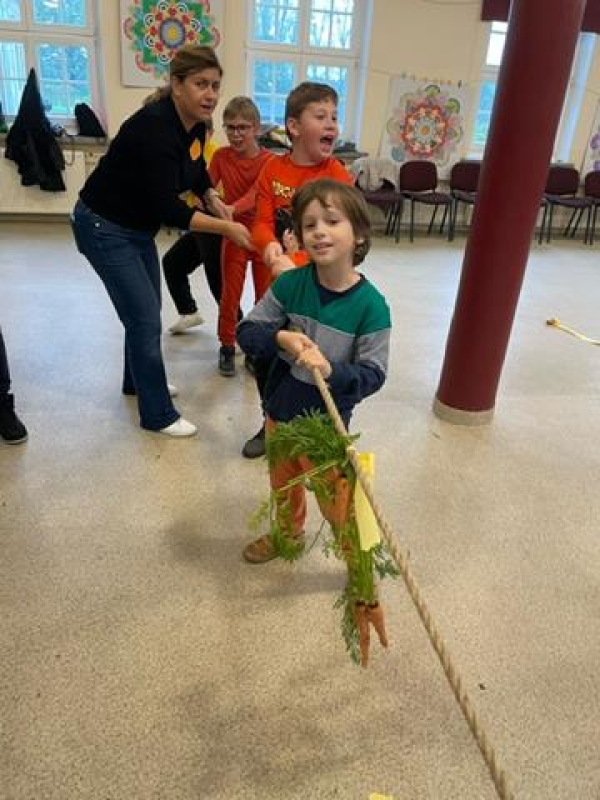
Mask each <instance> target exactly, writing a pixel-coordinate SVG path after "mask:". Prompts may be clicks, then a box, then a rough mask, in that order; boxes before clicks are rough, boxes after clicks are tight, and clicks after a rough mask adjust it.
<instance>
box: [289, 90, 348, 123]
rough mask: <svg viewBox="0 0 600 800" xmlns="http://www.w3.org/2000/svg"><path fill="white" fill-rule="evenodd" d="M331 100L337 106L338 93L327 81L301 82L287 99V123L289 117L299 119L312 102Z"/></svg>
mask: <svg viewBox="0 0 600 800" xmlns="http://www.w3.org/2000/svg"><path fill="white" fill-rule="evenodd" d="M327 100H331V102H332V103H334V104H335V105H336V106H337V104H338V102H339V100H338V93H337V92H336V90H335V89H334V88H333V86H329V85H328V84H326V83H315V82H314V81H304V83H299V84H298V86H296V87H295V88H294V89H292V91H291V92H290V93H289V94H288V96H287V99H286V101H285V115H284V119H285V122H286V125H287V121H288V119H290V117H291V118H292V119H299V118H300V115H301V114H302V112H303V111H304V110H305V109H306V107H307V106H308V105H310V103H323V102H325V101H327Z"/></svg>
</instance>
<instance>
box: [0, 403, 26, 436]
mask: <svg viewBox="0 0 600 800" xmlns="http://www.w3.org/2000/svg"><path fill="white" fill-rule="evenodd" d="M0 438H2V439H4V441H5V442H6V443H7V444H21V443H22V442H26V441H27V428H26V427H25V425H23V423H22V422H21V420H20V419H19V418H18V417H17V415H16V414H15V401H14V398H13V396H12V394H7V395H6V397H3V398H1V399H0Z"/></svg>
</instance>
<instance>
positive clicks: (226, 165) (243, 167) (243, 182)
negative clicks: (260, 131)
mask: <svg viewBox="0 0 600 800" xmlns="http://www.w3.org/2000/svg"><path fill="white" fill-rule="evenodd" d="M274 158H275V155H274V154H273V153H271V152H270V151H269V150H266V149H265V148H264V147H261V149H260V150H259V151H258V153H257V154H256V156H254V157H252V158H243V157H240V156H239V155H238V154H237V153H236V151H235V150H234V149H233V148H232V147H220V148H219V149H218V150H217V151H216V152H215V153H214V155H213V157H212V160H211V162H210V167H209V170H208V173H209V175H210V180H211V183H212V185H213V186H214V187H215V189H217V190H220V194H221V196H222V198H223V200H224V201H225V202H226V203H227V205H232V206H233V207H234V215H235V219H236V222H242V223H243V224H244V225H247V226H250V225H252V222H253V220H254V210H255V207H256V185H257V181H258V176H259V175H260V172H261V170H262V169H263V167H264V166H265V164H266V163H267V162H268V161H270V160H272V159H274Z"/></svg>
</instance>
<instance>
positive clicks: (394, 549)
mask: <svg viewBox="0 0 600 800" xmlns="http://www.w3.org/2000/svg"><path fill="white" fill-rule="evenodd" d="M313 376H314V379H315V382H316V384H317V387H318V388H319V391H320V392H321V396H322V397H323V401H324V403H325V406H326V408H327V411H328V412H329V415H330V417H331V419H332V420H333V424H334V426H335V429H336V430H337V432H338V433H339V434H340V435H341V436H347V435H348V431H347V430H346V426H345V425H344V422H343V420H342V418H341V417H340V414H339V411H338V410H337V407H336V405H335V402H334V400H333V397H332V396H331V393H330V391H329V389H328V387H327V384H326V383H325V380H324V379H323V376H322V375H321V373H320V372H319V370H317V369H314V370H313ZM346 452H347V455H348V459H349V460H350V463H351V464H352V466H353V468H354V470H355V472H356V477H357V480H358V482H359V483H360V485H361V486H362V488H363V490H364V493H365V495H366V497H367V499H368V501H369V503H370V504H371V508H372V509H373V513H374V514H375V519H376V520H377V522H378V524H379V527H380V529H381V533H382V535H383V538H384V540H385V543H386V545H387V547H388V550H389V551H390V553H391V555H392V558H393V559H394V562H395V564H396V566H397V567H398V570H399V572H400V575H401V576H402V579H403V580H404V583H405V585H406V588H407V589H408V593H409V595H410V597H411V599H412V601H413V603H414V604H415V607H416V609H417V612H418V614H419V617H420V618H421V622H422V623H423V625H424V626H425V630H426V631H427V635H428V636H429V640H430V642H431V644H432V645H433V648H434V650H435V652H436V653H437V656H438V658H439V660H440V663H441V665H442V669H443V670H444V673H445V675H446V678H447V679H448V683H449V684H450V687H451V689H452V691H453V693H454V697H455V698H456V700H457V702H458V705H459V706H460V709H461V711H462V712H463V714H464V717H465V719H466V720H467V724H468V726H469V728H470V730H471V733H472V734H473V737H474V738H475V741H476V742H477V746H478V747H479V749H480V751H481V754H482V756H483V759H484V761H485V763H486V766H487V768H488V770H489V772H490V775H491V777H492V781H493V782H494V786H495V787H496V792H497V793H498V797H499V798H500V800H514V795H513V794H512V793H511V792H510V790H509V789H508V786H507V781H506V776H505V774H504V771H503V770H501V769H500V767H499V765H498V761H497V759H496V754H495V752H494V748H493V747H492V745H491V744H490V742H489V739H488V737H487V735H486V733H485V731H484V730H483V728H482V726H481V723H480V722H479V720H478V718H477V714H476V713H475V710H474V708H473V706H472V704H471V701H470V699H469V697H468V695H467V692H466V690H465V689H464V687H463V681H462V679H461V677H460V675H459V674H458V671H457V669H456V667H455V666H454V664H453V662H452V658H451V656H450V654H449V652H448V648H447V647H446V645H445V644H444V642H443V640H442V637H441V635H440V633H439V631H438V629H437V627H436V625H435V623H434V621H433V620H432V618H431V614H430V612H429V609H428V608H427V605H426V603H425V601H424V599H423V598H422V596H421V592H420V589H419V587H418V585H417V582H416V580H415V579H414V577H413V575H412V573H411V571H410V568H409V566H408V561H407V559H406V556H405V555H404V554H403V553H402V551H401V549H400V547H399V545H398V542H397V540H396V537H395V535H394V534H393V532H392V529H391V528H390V526H389V525H388V523H387V520H386V519H385V517H384V515H383V512H382V510H381V508H380V507H379V505H378V503H377V501H376V500H375V496H374V494H373V488H372V486H371V481H370V479H369V476H368V475H367V474H366V472H365V471H364V470H363V468H362V466H361V465H360V461H359V460H358V456H357V453H356V448H354V447H352V446H350V447H348V448H347V451H346Z"/></svg>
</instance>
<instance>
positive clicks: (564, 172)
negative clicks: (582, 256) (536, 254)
mask: <svg viewBox="0 0 600 800" xmlns="http://www.w3.org/2000/svg"><path fill="white" fill-rule="evenodd" d="M578 190H579V172H578V171H577V170H576V169H575V167H565V166H562V165H559V164H556V165H553V166H551V167H550V169H549V170H548V178H547V179H546V188H545V189H544V196H543V198H542V206H543V208H544V213H543V216H542V224H541V227H540V233H539V240H538V241H539V243H540V244H541V243H542V242H543V240H544V232H545V233H546V242H549V241H550V236H551V234H552V217H553V215H554V209H555V207H556V206H562V207H563V208H570V209H571V217H570V219H569V222H568V224H567V227H566V228H565V231H564V236H567V235H568V234H569V232H570V231H571V226H572V225H573V223H574V221H575V217H576V216H577V214H578V212H579V213H580V216H581V214H583V212H584V211H585V209H586V208H589V207H590V206H591V204H592V203H591V200H590V199H589V198H586V197H581V196H578V195H577V192H578ZM572 235H573V234H572Z"/></svg>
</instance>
